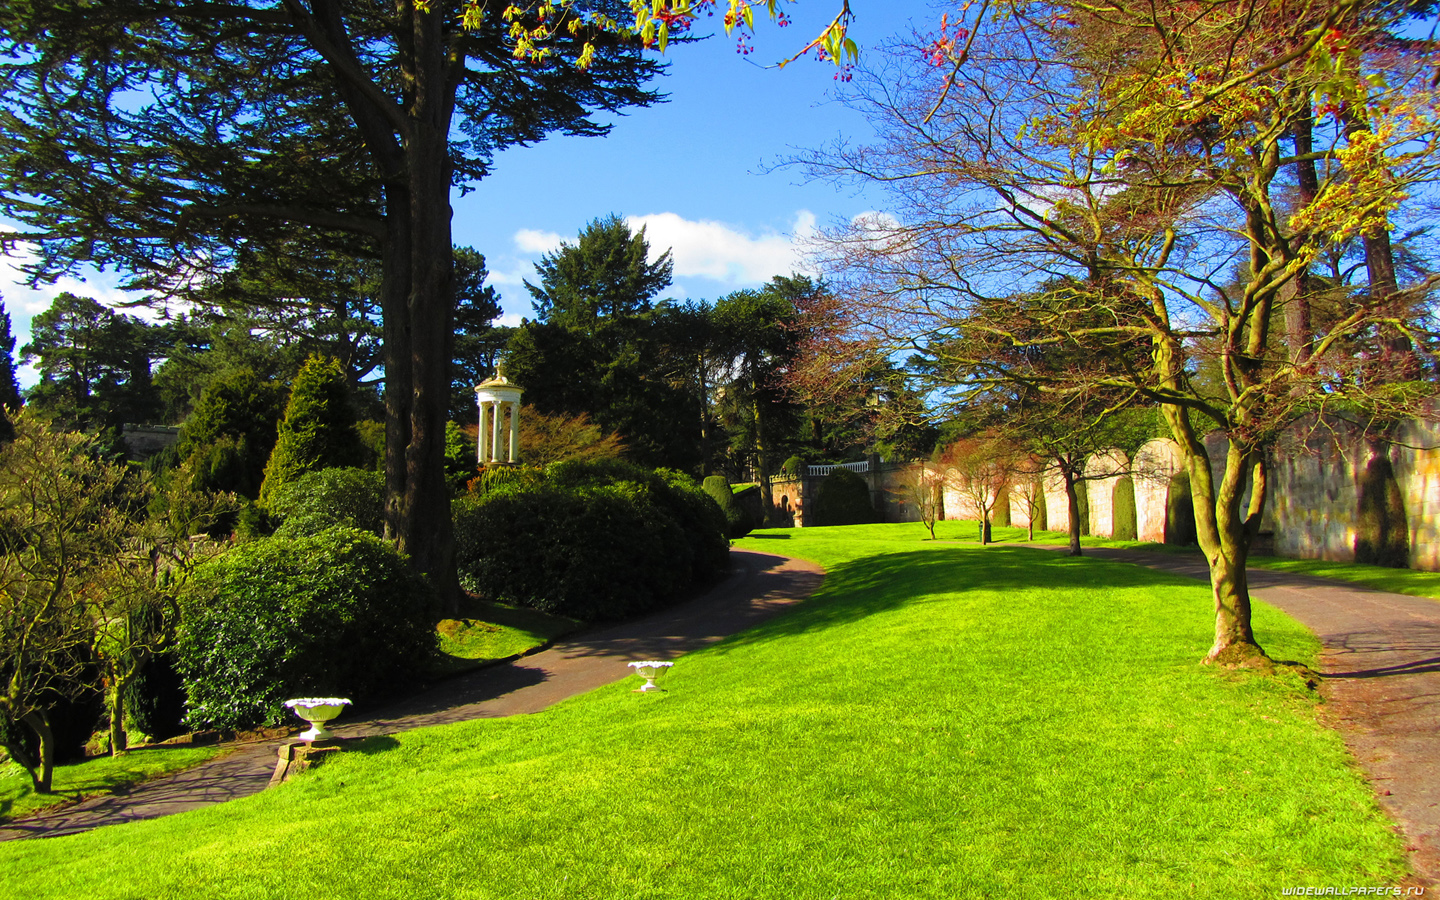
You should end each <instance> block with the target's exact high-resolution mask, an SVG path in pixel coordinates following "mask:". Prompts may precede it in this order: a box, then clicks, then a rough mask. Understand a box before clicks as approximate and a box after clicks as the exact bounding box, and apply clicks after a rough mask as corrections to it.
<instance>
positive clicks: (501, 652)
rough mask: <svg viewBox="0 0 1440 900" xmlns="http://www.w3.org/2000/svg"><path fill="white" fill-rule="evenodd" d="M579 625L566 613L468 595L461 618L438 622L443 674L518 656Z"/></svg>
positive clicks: (441, 670)
mask: <svg viewBox="0 0 1440 900" xmlns="http://www.w3.org/2000/svg"><path fill="white" fill-rule="evenodd" d="M578 627H580V623H579V622H577V621H575V620H574V619H567V618H565V617H564V616H552V615H550V614H548V613H543V612H540V611H539V610H537V609H522V608H518V607H514V606H506V605H504V604H502V603H491V602H489V601H486V600H479V599H476V598H474V597H467V598H466V599H465V608H464V610H463V611H462V615H461V616H460V617H459V618H455V619H443V620H441V622H440V623H439V625H438V626H436V631H437V632H438V633H439V635H440V653H441V658H440V662H439V665H438V669H439V674H445V675H449V674H455V673H457V672H464V671H467V670H469V669H473V668H476V667H477V666H480V665H484V664H487V663H490V662H492V661H494V660H497V659H506V658H508V657H511V656H516V655H518V654H521V653H524V652H526V651H527V650H533V649H535V648H536V647H540V646H542V645H544V644H546V643H548V642H549V641H553V640H555V639H556V638H558V637H560V636H562V635H565V634H568V633H570V632H572V631H574V630H575V629H576V628H578Z"/></svg>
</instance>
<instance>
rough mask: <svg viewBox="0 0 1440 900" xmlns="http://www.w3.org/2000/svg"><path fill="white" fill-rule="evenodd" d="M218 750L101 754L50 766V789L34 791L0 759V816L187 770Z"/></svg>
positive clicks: (21, 774)
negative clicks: (52, 767) (49, 792)
mask: <svg viewBox="0 0 1440 900" xmlns="http://www.w3.org/2000/svg"><path fill="white" fill-rule="evenodd" d="M218 752H219V748H217V747H143V748H140V749H137V750H132V751H130V752H129V753H126V754H123V755H121V756H101V757H97V758H95V759H87V760H85V761H84V762H79V763H74V764H71V765H65V766H56V767H55V774H54V776H53V777H52V780H51V787H53V788H54V792H53V793H51V794H48V795H46V794H37V793H35V790H34V789H33V788H32V787H31V784H30V773H29V772H26V771H25V770H24V769H23V768H21V767H20V766H19V765H18V764H17V763H13V762H9V761H6V762H4V763H0V821H3V820H5V819H18V818H21V817H22V816H28V815H33V814H34V813H37V812H39V811H40V810H42V809H46V808H48V807H51V806H58V805H60V804H62V803H73V802H75V801H77V800H83V799H85V798H86V797H94V796H98V795H100V794H110V793H114V792H115V791H117V790H119V789H122V788H125V787H128V786H129V785H132V784H136V783H138V782H141V781H145V780H146V779H149V778H157V777H159V776H161V775H168V774H169V773H171V772H178V771H180V770H181V769H188V768H190V767H191V766H193V765H196V764H197V763H202V762H204V761H205V760H207V759H209V758H210V757H212V756H214V755H215V754H216V753H218Z"/></svg>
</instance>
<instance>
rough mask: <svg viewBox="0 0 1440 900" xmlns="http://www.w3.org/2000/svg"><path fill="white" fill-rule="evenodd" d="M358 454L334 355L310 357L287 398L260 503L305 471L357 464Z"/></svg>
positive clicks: (350, 411) (345, 389) (342, 375)
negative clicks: (287, 401) (288, 398)
mask: <svg viewBox="0 0 1440 900" xmlns="http://www.w3.org/2000/svg"><path fill="white" fill-rule="evenodd" d="M361 458H362V451H361V447H360V438H359V436H358V435H357V434H356V433H355V412H354V410H353V409H352V408H351V406H350V391H349V389H348V386H347V384H346V380H345V373H344V372H343V371H342V370H341V368H340V364H339V363H338V362H336V361H335V360H333V359H330V358H327V357H324V356H319V355H316V356H312V357H310V359H309V360H307V361H306V363H305V365H304V366H303V367H301V369H300V374H298V375H296V376H295V383H294V384H293V385H292V386H291V388H290V402H289V403H287V404H286V405H285V418H283V419H281V420H280V428H279V431H278V434H277V437H276V440H275V450H274V452H272V453H271V454H270V461H269V463H267V464H266V466H265V481H264V482H263V483H262V484H261V485H260V505H261V506H264V505H265V501H266V500H267V499H268V498H269V497H270V495H272V494H273V493H274V492H275V491H276V489H278V488H279V487H280V486H281V485H284V484H289V483H290V482H292V481H294V480H295V479H297V478H299V477H300V476H301V475H303V474H305V473H306V472H315V471H319V470H320V469H329V468H333V467H337V466H355V465H358V464H359V463H360V460H361Z"/></svg>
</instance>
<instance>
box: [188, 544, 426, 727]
mask: <svg viewBox="0 0 1440 900" xmlns="http://www.w3.org/2000/svg"><path fill="white" fill-rule="evenodd" d="M434 609H435V603H434V597H433V595H432V594H431V593H430V591H429V589H428V587H427V586H426V584H425V583H424V581H423V580H422V579H421V578H420V577H419V576H418V575H416V574H414V573H413V572H412V571H411V569H410V567H409V565H408V564H407V562H406V560H405V558H404V556H402V555H401V554H400V553H399V552H398V551H397V550H396V549H395V548H394V546H393V545H392V544H390V543H389V542H388V541H384V540H382V539H380V538H378V537H376V536H375V535H373V534H368V533H366V532H363V531H359V530H356V529H354V528H344V527H336V528H331V529H328V530H326V531H323V532H321V533H319V534H317V535H314V536H311V537H301V538H293V539H292V538H283V537H272V538H266V539H264V540H259V541H253V542H251V543H247V544H241V545H239V546H238V547H236V548H235V549H233V550H231V551H229V552H228V553H226V554H225V555H224V556H221V557H218V558H216V559H214V560H211V561H210V562H208V563H205V564H204V565H202V566H200V567H199V568H198V569H197V570H196V572H195V576H194V577H193V578H192V579H191V581H190V583H189V584H188V585H187V587H186V591H185V594H184V596H183V598H182V605H181V624H180V635H179V640H178V642H177V647H176V664H177V668H178V669H179V671H180V674H181V676H182V677H183V679H184V682H185V690H186V693H187V696H188V701H187V707H188V712H187V714H186V720H187V722H188V723H189V724H190V725H191V726H195V727H204V726H218V727H224V728H248V727H252V726H255V725H264V724H273V723H277V722H280V721H282V720H285V719H286V718H287V717H289V713H288V711H287V710H285V709H284V707H283V706H281V704H282V703H283V702H284V701H285V700H286V699H288V698H290V697H304V696H322V697H324V696H339V697H348V698H350V699H351V700H353V701H355V702H356V703H357V704H359V703H363V702H365V701H366V700H367V699H371V698H374V697H376V696H380V695H381V694H383V693H385V692H387V691H389V690H393V689H394V688H396V687H399V686H402V685H405V684H407V683H410V682H412V681H414V680H415V679H416V678H418V677H419V676H420V675H421V674H423V673H424V672H425V671H426V669H427V668H428V666H429V663H430V661H431V656H432V655H433V654H434V652H435V647H436V638H435V630H434V624H435V618H434Z"/></svg>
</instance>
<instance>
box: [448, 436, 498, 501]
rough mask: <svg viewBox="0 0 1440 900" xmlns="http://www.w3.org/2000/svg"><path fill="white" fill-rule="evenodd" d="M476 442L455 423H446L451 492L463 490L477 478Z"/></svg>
mask: <svg viewBox="0 0 1440 900" xmlns="http://www.w3.org/2000/svg"><path fill="white" fill-rule="evenodd" d="M476 440H477V438H474V437H471V436H470V435H468V434H466V433H465V431H464V429H462V428H461V427H460V426H459V425H456V424H455V423H454V422H446V423H445V480H446V481H449V482H450V489H451V490H455V491H459V490H463V489H464V487H465V483H466V482H468V481H469V480H470V479H472V478H474V477H475V472H476V470H477V469H478V468H479V461H478V460H477V459H476V447H475V441H476ZM507 440H508V438H507Z"/></svg>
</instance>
